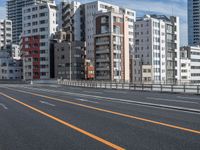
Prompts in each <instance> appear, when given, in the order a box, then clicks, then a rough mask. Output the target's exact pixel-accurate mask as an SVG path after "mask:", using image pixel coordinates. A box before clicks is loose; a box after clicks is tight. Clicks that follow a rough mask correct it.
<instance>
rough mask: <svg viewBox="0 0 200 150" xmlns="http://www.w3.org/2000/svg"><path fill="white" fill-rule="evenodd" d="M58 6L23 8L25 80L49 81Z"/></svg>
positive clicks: (46, 4)
mask: <svg viewBox="0 0 200 150" xmlns="http://www.w3.org/2000/svg"><path fill="white" fill-rule="evenodd" d="M56 9H57V8H56V5H55V4H53V3H40V4H34V5H31V6H27V7H24V8H23V33H22V38H21V50H22V52H23V67H24V70H23V71H24V79H27V80H31V79H49V78H50V77H51V74H50V47H49V46H50V38H51V37H52V35H53V34H54V33H55V32H56V28H57V24H56Z"/></svg>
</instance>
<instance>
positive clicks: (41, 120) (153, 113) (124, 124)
mask: <svg viewBox="0 0 200 150" xmlns="http://www.w3.org/2000/svg"><path fill="white" fill-rule="evenodd" d="M0 135H1V136H0V150H55V149H56V150H113V149H116V150H124V149H127V150H200V96H197V95H187V94H170V93H156V92H140V91H126V90H111V89H110V90H108V89H94V88H82V87H68V86H61V85H0Z"/></svg>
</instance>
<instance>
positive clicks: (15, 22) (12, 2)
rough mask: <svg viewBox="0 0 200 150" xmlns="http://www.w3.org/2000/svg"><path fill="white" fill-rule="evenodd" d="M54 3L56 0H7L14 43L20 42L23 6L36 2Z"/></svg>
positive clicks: (8, 16)
mask: <svg viewBox="0 0 200 150" xmlns="http://www.w3.org/2000/svg"><path fill="white" fill-rule="evenodd" d="M46 2H51V3H53V2H54V0H7V18H8V19H9V20H11V21H12V29H13V30H12V35H13V37H12V40H13V43H14V44H19V42H20V36H21V33H22V27H23V22H22V20H23V19H22V15H23V12H22V8H23V7H26V6H29V5H33V4H35V3H46Z"/></svg>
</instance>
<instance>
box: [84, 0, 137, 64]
mask: <svg viewBox="0 0 200 150" xmlns="http://www.w3.org/2000/svg"><path fill="white" fill-rule="evenodd" d="M110 11H115V12H118V13H121V14H124V15H126V17H127V18H126V19H128V20H129V22H128V24H129V32H130V37H129V43H130V51H132V50H133V47H134V46H133V42H134V40H133V39H134V38H133V34H134V26H133V22H134V21H135V17H136V13H135V11H133V10H130V9H125V8H121V7H119V6H116V5H112V4H108V3H105V2H101V1H95V2H90V3H86V4H85V24H86V25H85V40H86V43H87V45H86V57H87V59H89V60H91V61H92V62H94V57H95V56H94V49H95V47H94V46H95V43H94V40H95V38H94V35H95V34H96V31H95V30H96V29H95V28H96V27H95V20H94V19H95V16H96V14H98V13H99V12H102V13H103V12H110Z"/></svg>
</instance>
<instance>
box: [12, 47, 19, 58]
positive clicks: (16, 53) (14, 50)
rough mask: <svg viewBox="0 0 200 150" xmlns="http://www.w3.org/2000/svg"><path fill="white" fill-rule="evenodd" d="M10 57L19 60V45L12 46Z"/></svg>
mask: <svg viewBox="0 0 200 150" xmlns="http://www.w3.org/2000/svg"><path fill="white" fill-rule="evenodd" d="M12 57H13V58H14V59H16V60H20V59H21V53H20V47H19V45H16V44H12Z"/></svg>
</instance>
